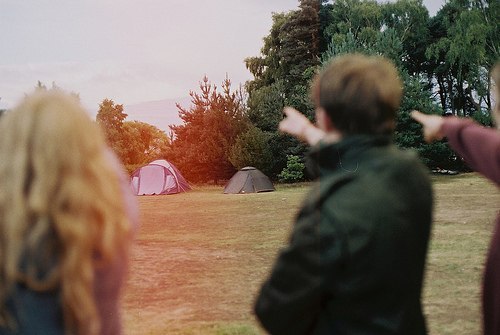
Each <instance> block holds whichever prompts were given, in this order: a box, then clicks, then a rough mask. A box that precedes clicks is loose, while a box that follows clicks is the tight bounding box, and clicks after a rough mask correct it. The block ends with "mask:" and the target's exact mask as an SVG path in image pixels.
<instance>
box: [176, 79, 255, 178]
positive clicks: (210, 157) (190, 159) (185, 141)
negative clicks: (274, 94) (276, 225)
mask: <svg viewBox="0 0 500 335" xmlns="http://www.w3.org/2000/svg"><path fill="white" fill-rule="evenodd" d="M200 90H201V93H195V92H190V96H191V98H192V106H191V108H190V109H185V108H183V107H182V106H180V105H178V106H177V107H178V108H179V116H180V118H181V120H182V121H183V124H182V125H177V126H170V129H171V130H172V133H173V137H174V140H173V143H172V147H171V150H170V152H169V157H170V159H171V160H172V161H173V162H174V163H175V165H176V166H177V167H178V168H179V169H180V170H181V171H182V173H183V175H184V176H185V177H186V179H188V180H189V181H191V182H195V183H196V182H209V181H213V182H214V183H218V181H219V180H221V179H222V180H224V179H229V178H230V177H231V176H232V175H233V173H234V172H235V171H236V170H235V168H234V166H233V165H232V164H231V162H230V161H229V154H230V150H231V147H232V146H233V145H234V143H235V141H236V138H237V136H238V135H239V134H241V133H242V132H244V131H245V130H246V129H247V127H248V121H247V119H246V117H245V115H244V112H245V105H244V99H243V96H242V92H241V90H239V91H235V92H232V91H231V81H230V80H229V79H227V78H226V80H225V81H224V82H223V83H222V92H218V91H217V87H216V86H215V85H212V83H210V82H209V80H208V78H207V77H204V78H203V80H202V82H200Z"/></svg>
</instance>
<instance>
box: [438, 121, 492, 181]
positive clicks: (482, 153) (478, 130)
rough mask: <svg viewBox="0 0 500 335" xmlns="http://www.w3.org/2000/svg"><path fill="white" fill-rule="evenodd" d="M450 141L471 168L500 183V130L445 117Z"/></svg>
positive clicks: (446, 134)
mask: <svg viewBox="0 0 500 335" xmlns="http://www.w3.org/2000/svg"><path fill="white" fill-rule="evenodd" d="M442 131H443V133H444V134H445V136H446V137H447V138H448V143H449V145H450V146H451V148H452V149H453V150H455V151H456V152H457V153H458V154H459V155H460V156H461V157H462V158H463V159H464V160H465V161H466V162H467V164H469V166H470V167H471V168H473V169H474V170H476V171H477V172H479V173H481V174H483V175H484V176H485V177H487V178H488V179H490V180H492V181H493V182H495V183H496V184H497V185H500V132H499V131H498V130H496V129H493V128H485V127H482V126H481V125H479V124H477V123H475V122H473V121H471V120H467V119H459V118H455V117H450V118H445V122H444V123H443V126H442Z"/></svg>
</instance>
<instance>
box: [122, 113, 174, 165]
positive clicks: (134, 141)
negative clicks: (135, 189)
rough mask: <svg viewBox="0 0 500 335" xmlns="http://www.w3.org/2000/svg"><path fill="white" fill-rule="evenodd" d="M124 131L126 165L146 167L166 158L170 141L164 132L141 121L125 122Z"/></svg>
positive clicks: (124, 158)
mask: <svg viewBox="0 0 500 335" xmlns="http://www.w3.org/2000/svg"><path fill="white" fill-rule="evenodd" d="M122 129H123V141H124V144H125V148H124V150H123V152H124V157H123V163H124V164H125V165H134V166H136V165H144V164H146V163H149V162H151V161H153V160H155V159H160V158H164V157H166V153H167V151H168V149H169V145H170V140H169V138H168V136H167V134H165V132H164V131H161V130H160V129H158V128H156V127H155V126H152V125H150V124H147V123H144V122H139V121H125V122H124V123H123V128H122Z"/></svg>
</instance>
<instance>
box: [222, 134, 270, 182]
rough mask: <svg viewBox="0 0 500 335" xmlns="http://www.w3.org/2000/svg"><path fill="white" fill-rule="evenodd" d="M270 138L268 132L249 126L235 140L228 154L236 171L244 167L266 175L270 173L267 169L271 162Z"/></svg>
mask: <svg viewBox="0 0 500 335" xmlns="http://www.w3.org/2000/svg"><path fill="white" fill-rule="evenodd" d="M271 136H272V135H271V134H270V133H269V132H263V131H262V130H260V129H259V128H257V127H255V126H253V125H252V126H250V127H249V128H248V130H247V131H246V132H244V133H241V134H240V135H238V137H237V138H236V141H235V143H234V145H233V146H232V148H231V150H230V152H229V161H230V162H231V164H233V166H234V167H235V168H236V169H237V170H240V169H241V168H243V167H245V166H253V167H256V168H257V169H259V170H261V171H262V172H263V173H264V174H266V175H267V174H269V173H271V171H270V169H269V167H270V166H272V164H271V162H272V160H273V156H272V152H271V148H270V147H269V139H270V138H271Z"/></svg>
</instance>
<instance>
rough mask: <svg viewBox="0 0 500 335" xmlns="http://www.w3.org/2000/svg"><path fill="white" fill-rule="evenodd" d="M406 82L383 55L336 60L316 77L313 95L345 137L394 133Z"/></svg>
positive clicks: (349, 55) (344, 56)
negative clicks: (348, 135) (404, 82)
mask: <svg viewBox="0 0 500 335" xmlns="http://www.w3.org/2000/svg"><path fill="white" fill-rule="evenodd" d="M402 93H403V83H402V81H401V79H400V77H399V75H398V71H397V69H396V67H395V66H394V64H393V63H391V62H390V61H389V60H388V59H386V58H384V57H381V56H366V55H362V54H347V55H342V56H338V57H336V58H334V59H333V60H332V61H331V62H330V63H329V64H328V65H327V66H326V67H325V68H324V69H323V70H322V71H321V72H320V73H319V74H318V75H317V77H316V79H315V81H314V83H313V87H312V95H313V101H314V102H315V104H316V106H317V107H321V108H323V109H324V110H325V111H326V113H327V115H328V116H329V118H330V120H331V121H332V123H333V124H334V126H335V128H336V129H338V130H339V131H340V132H342V133H344V134H363V133H366V134H389V133H392V132H393V131H394V128H395V124H396V123H395V119H396V112H397V110H398V108H399V105H400V102H401V96H402Z"/></svg>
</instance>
